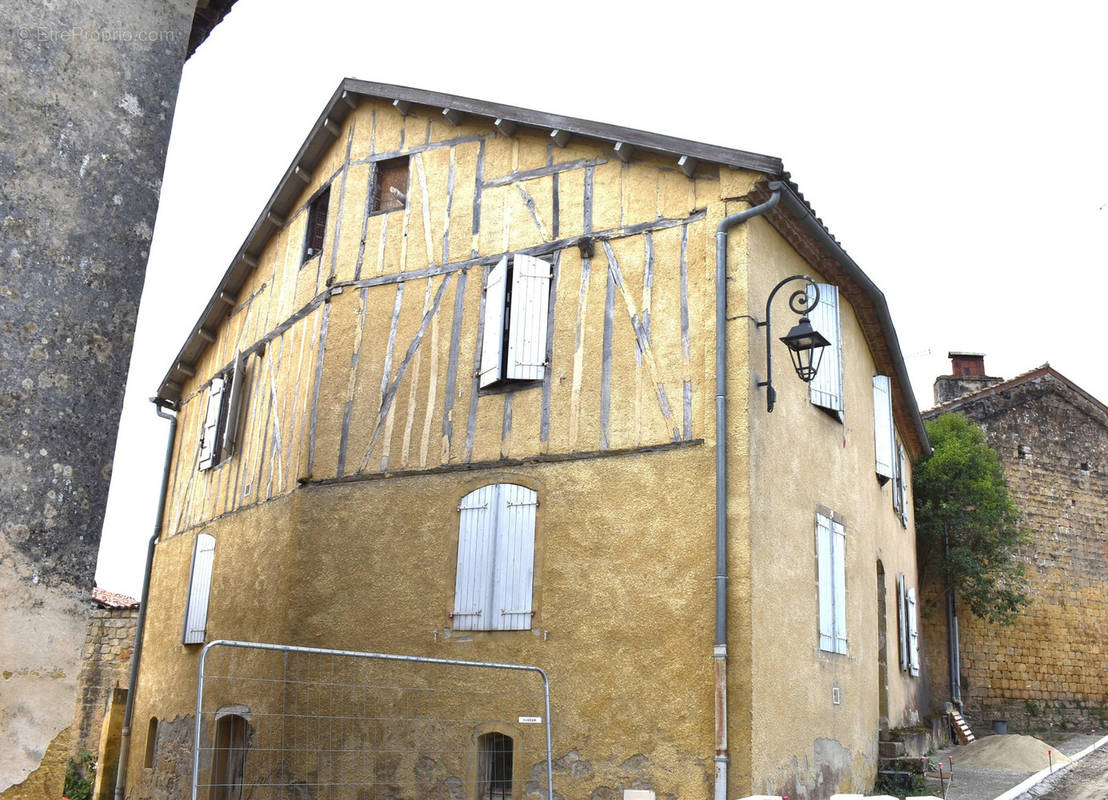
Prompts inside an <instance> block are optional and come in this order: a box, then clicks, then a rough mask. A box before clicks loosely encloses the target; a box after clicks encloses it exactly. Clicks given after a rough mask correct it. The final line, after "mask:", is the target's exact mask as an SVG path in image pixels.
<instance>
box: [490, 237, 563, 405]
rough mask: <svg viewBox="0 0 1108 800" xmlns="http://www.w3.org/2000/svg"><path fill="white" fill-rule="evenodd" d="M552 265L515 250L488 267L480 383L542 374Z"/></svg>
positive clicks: (538, 377)
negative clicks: (512, 254) (490, 268)
mask: <svg viewBox="0 0 1108 800" xmlns="http://www.w3.org/2000/svg"><path fill="white" fill-rule="evenodd" d="M550 277H551V266H550V264H549V263H548V262H546V261H543V260H541V259H538V258H534V257H532V256H528V255H525V254H522V253H518V254H516V255H514V256H512V257H511V258H509V257H508V256H504V257H503V258H501V259H500V260H499V261H498V262H497V263H496V266H494V267H493V268H492V270H490V271H489V277H488V281H487V283H486V288H485V318H484V332H483V334H482V336H483V339H482V342H481V368H480V380H479V381H478V383H479V385H480V387H481V388H485V387H486V386H492V385H493V384H496V383H500V382H502V381H540V380H542V379H543V377H544V376H545V375H546V366H547V353H546V323H547V319H548V317H549V314H550Z"/></svg>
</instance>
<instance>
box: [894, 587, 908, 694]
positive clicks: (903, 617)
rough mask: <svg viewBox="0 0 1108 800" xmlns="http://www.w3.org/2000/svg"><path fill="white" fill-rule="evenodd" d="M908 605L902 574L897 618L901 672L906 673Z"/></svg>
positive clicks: (897, 591)
mask: <svg viewBox="0 0 1108 800" xmlns="http://www.w3.org/2000/svg"><path fill="white" fill-rule="evenodd" d="M907 604H908V595H907V593H906V592H905V591H904V573H903V572H901V573H900V574H899V575H897V577H896V616H897V622H898V623H899V629H898V630H899V634H900V635H899V637H898V638H899V640H900V670H901V672H906V671H907V670H908V615H907V614H906V613H905V607H906V606H907Z"/></svg>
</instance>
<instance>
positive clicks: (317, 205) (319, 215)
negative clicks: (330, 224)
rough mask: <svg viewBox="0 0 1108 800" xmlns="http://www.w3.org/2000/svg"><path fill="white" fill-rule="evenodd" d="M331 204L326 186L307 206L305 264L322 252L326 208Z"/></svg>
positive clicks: (325, 231)
mask: <svg viewBox="0 0 1108 800" xmlns="http://www.w3.org/2000/svg"><path fill="white" fill-rule="evenodd" d="M330 202H331V187H330V186H329V185H328V186H327V188H325V189H324V190H323V191H322V192H320V193H319V194H318V195H316V196H315V198H314V199H313V200H312V201H311V203H309V204H308V226H307V228H306V229H305V231H304V255H303V257H302V259H301V260H302V262H303V263H307V262H308V261H309V260H311V259H313V258H315V257H316V256H318V255H319V254H320V253H322V252H323V240H324V238H325V235H326V233H327V206H328V205H329V204H330Z"/></svg>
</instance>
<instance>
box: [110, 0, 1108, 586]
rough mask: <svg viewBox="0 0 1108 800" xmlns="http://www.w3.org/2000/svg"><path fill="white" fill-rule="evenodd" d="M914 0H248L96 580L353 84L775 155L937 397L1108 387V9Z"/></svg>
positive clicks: (218, 35) (184, 161) (165, 280)
mask: <svg viewBox="0 0 1108 800" xmlns="http://www.w3.org/2000/svg"><path fill="white" fill-rule="evenodd" d="M907 6H908V4H897V3H889V2H881V3H857V2H854V3H844V2H835V3H828V2H822V3H814V2H813V3H797V2H769V3H766V2H759V3H753V2H730V3H726V4H722V3H720V4H715V3H706V2H692V3H681V4H674V5H672V6H664V5H661V4H659V5H657V6H648V5H647V4H644V3H635V4H631V3H611V2H607V3H606V2H603V0H599V1H598V0H592V1H591V2H580V1H579V0H561V1H560V2H552V3H542V4H539V3H525V2H519V1H518V0H513V1H512V2H501V1H500V0H497V1H496V2H484V3H481V4H476V3H460V2H441V0H429V1H425V2H421V3H418V4H417V3H354V2H342V0H314V2H312V3H305V2H304V1H303V0H238V3H237V4H236V5H235V6H234V8H233V10H232V12H231V14H230V15H229V16H228V17H227V18H226V19H225V20H224V21H223V23H221V24H220V25H219V26H218V27H217V28H216V29H215V31H214V32H213V33H212V35H211V37H210V38H209V39H208V41H207V42H205V43H204V44H203V45H202V46H201V47H200V49H199V51H198V52H197V53H196V55H194V56H193V57H192V58H191V59H190V60H189V61H188V63H187V64H186V65H185V70H184V75H183V77H182V80H181V88H180V94H179V96H178V101H177V108H176V112H175V120H174V128H173V136H172V139H171V141H170V146H169V156H168V160H167V163H166V169H165V178H164V183H163V187H162V195H161V207H160V210H159V212H158V219H157V225H156V228H155V231H154V240H153V244H152V247H151V253H150V264H149V269H148V272H147V278H146V289H145V293H144V295H143V300H142V307H141V310H140V313H139V321H138V331H137V335H136V339H135V346H134V353H133V357H132V362H131V372H130V379H129V382H128V386H127V396H126V399H125V401H124V412H123V419H122V424H121V427H120V433H119V442H118V447H117V451H116V459H115V470H114V475H113V481H112V488H111V493H110V496H109V500H108V511H107V519H106V522H105V526H104V536H103V540H102V542H101V549H100V562H99V564H98V566H97V572H96V578H97V582H98V584H99V585H100V586H101V587H103V588H105V589H108V590H111V591H119V592H124V593H127V594H130V595H132V596H135V597H137V596H138V595H139V593H140V590H141V586H142V569H143V564H144V560H145V554H146V542H147V541H148V540H149V537H150V535H151V533H152V532H153V525H154V514H155V509H156V507H157V500H158V491H159V486H160V479H161V471H162V464H163V458H164V453H165V437H166V434H167V432H168V428H169V425H168V423H167V422H166V421H164V420H160V419H158V418H157V417H156V416H155V414H154V409H153V407H152V406H151V405H150V404H149V403H148V402H147V399H148V398H149V397H151V396H152V395H153V394H154V393H155V391H156V389H157V386H158V384H159V383H160V381H161V378H162V377H163V375H164V374H165V372H166V369H167V368H168V366H169V364H170V363H171V361H172V359H173V357H174V356H175V355H176V354H177V352H178V350H179V349H180V347H181V345H182V344H183V343H184V340H185V337H186V336H187V335H188V332H189V331H190V330H191V328H192V325H193V324H194V323H195V321H196V319H197V318H198V317H199V314H200V311H201V310H202V309H203V306H204V304H205V303H206V302H207V300H208V298H209V297H210V296H211V294H212V292H213V290H214V288H215V286H216V283H217V281H218V280H219V278H220V276H222V274H223V272H224V270H225V269H226V268H227V265H228V264H229V262H230V260H231V258H232V256H233V255H234V254H235V252H236V251H237V249H238V247H239V246H240V245H241V244H242V241H243V239H244V238H245V236H246V234H247V232H248V231H249V230H250V227H251V226H252V225H253V223H254V221H255V219H256V218H257V216H258V214H259V213H260V211H261V210H262V207H263V205H264V203H265V201H266V200H267V199H268V198H269V195H270V194H271V193H272V191H273V189H274V188H275V186H276V183H277V181H278V179H279V178H280V177H281V175H282V174H284V171H285V169H286V168H287V167H288V165H289V163H290V161H291V160H292V158H293V156H294V155H295V153H296V151H297V149H298V148H299V147H300V145H301V143H302V142H303V140H304V137H305V136H306V135H307V133H308V131H309V130H310V128H311V125H312V123H313V122H314V121H315V119H316V117H317V116H318V115H319V113H320V111H322V109H323V106H324V104H325V103H326V102H327V100H328V99H329V97H330V96H331V93H332V92H333V91H334V89H335V87H336V86H337V85H338V83H339V81H340V80H341V79H342V78H343V77H348V76H349V77H355V78H361V79H364V80H370V81H378V82H382V83H395V84H400V85H405V86H413V87H417V88H420V89H429V90H436V91H442V92H447V93H450V94H457V95H463V96H467V97H474V98H478V99H481V100H489V101H493V102H499V103H507V104H510V105H517V106H523V107H525V108H533V109H537V110H539V111H545V112H551V113H558V114H566V115H570V116H575V117H583V118H585V119H593V120H597V121H601V122H607V123H612V124H618V125H624V126H628V127H633V128H640V129H643V130H647V131H653V132H656V133H664V134H669V135H673V136H679V137H683V138H687V139H693V140H696V141H701V142H707V143H710V144H717V145H722V146H726V147H734V148H739V149H743V150H749V151H753V152H757V153H765V154H768V155H774V156H778V157H780V158H782V159H783V160H784V163H785V168H786V169H788V170H789V171H790V172H791V173H792V176H793V179H794V180H796V182H797V183H798V184H799V186H800V189H801V191H802V192H803V193H804V195H805V197H806V198H807V199H808V200H809V201H810V202H811V203H812V205H813V206H814V208H815V209H816V212H817V213H818V214H819V215H820V217H821V218H822V219H823V220H824V222H825V223H826V224H827V226H828V227H829V228H830V230H831V232H832V233H833V234H834V235H835V236H836V237H837V238H838V239H839V241H840V242H841V243H842V244H843V246H844V247H845V248H846V250H847V252H849V253H850V254H851V256H852V257H853V258H854V260H855V261H857V262H858V264H859V265H860V266H861V267H862V269H864V270H865V271H866V273H867V274H868V275H869V276H870V278H872V279H873V281H874V282H875V283H876V284H877V285H878V286H879V287H880V288H881V289H882V290H883V291H884V293H885V296H886V298H887V299H888V303H889V307H890V310H891V312H892V316H893V320H894V322H895V324H896V328H897V332H898V335H899V338H900V344H901V349H902V351H903V353H904V357H905V361H906V363H907V365H908V369H909V371H910V373H911V378H912V382H913V385H914V388H915V391H916V395H917V397H918V398H919V401H920V406H921V408H927V407H930V406H931V405H932V402H931V383H932V381H933V380H934V378H935V376H936V375H939V374H945V373H948V372H949V361H948V359H947V358H946V354H947V352H948V351H949V350H968V351H974V352H983V353H985V354H986V361H985V364H986V369H987V370H988V372H989V374H991V375H1000V376H1003V377H1011V376H1013V375H1016V374H1018V373H1020V372H1024V371H1026V370H1029V369H1032V368H1034V367H1036V366H1039V365H1041V364H1042V363H1044V362H1046V361H1049V362H1050V363H1051V364H1052V365H1053V366H1054V367H1055V368H1057V369H1058V370H1060V371H1061V372H1062V373H1064V374H1065V375H1067V376H1068V377H1070V378H1071V379H1073V380H1074V381H1076V382H1077V383H1078V384H1079V385H1080V386H1082V387H1083V388H1085V389H1086V390H1087V391H1089V392H1091V393H1092V394H1094V395H1096V396H1098V397H1100V398H1102V399H1105V400H1108V375H1106V374H1105V371H1104V369H1103V367H1104V363H1105V355H1104V348H1103V346H1102V344H1101V341H1100V336H1099V334H1097V333H1096V331H1097V330H1098V329H1099V325H1098V323H1099V321H1100V319H1101V317H1102V310H1101V309H1102V305H1103V300H1104V298H1103V294H1104V292H1103V291H1102V290H1100V289H1099V278H1100V277H1101V276H1102V275H1103V274H1104V266H1105V263H1106V261H1108V248H1106V246H1105V245H1106V244H1108V208H1106V207H1105V206H1106V204H1108V135H1106V134H1108V130H1106V128H1108V125H1106V122H1105V116H1104V109H1103V107H1104V104H1105V102H1104V101H1105V87H1106V86H1108V81H1106V78H1108V70H1106V62H1108V47H1106V46H1105V43H1104V36H1105V32H1106V30H1108V27H1106V25H1105V23H1106V22H1108V6H1101V5H1100V4H1095V3H1091V2H1082V3H1072V2H1061V3H1054V4H1051V5H1049V6H1047V5H1046V4H1042V3H1037V4H1034V5H1032V4H1029V3H1019V2H1007V3H993V2H989V3H985V2H978V3H968V2H965V1H964V0H963V2H959V3H950V2H945V0H944V1H943V2H931V3H928V4H926V6H923V4H919V5H918V6H917V8H918V9H921V10H912V9H910V8H908V7H907ZM1047 8H1049V9H1050V10H1049V12H1047V10H1046V9H1047Z"/></svg>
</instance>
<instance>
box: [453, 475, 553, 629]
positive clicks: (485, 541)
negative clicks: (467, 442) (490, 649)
mask: <svg viewBox="0 0 1108 800" xmlns="http://www.w3.org/2000/svg"><path fill="white" fill-rule="evenodd" d="M537 507H538V494H537V493H536V492H535V491H534V490H533V489H528V488H527V487H526V486H518V485H516V484H512V483H498V484H492V485H489V486H482V487H481V488H479V489H476V490H474V491H472V492H470V493H469V494H467V495H466V496H465V497H463V498H462V502H461V503H459V505H458V514H459V522H458V568H457V575H456V577H455V581H454V611H453V612H452V614H451V618H452V619H453V623H454V629H455V630H459V631H467V630H468V631H497V630H529V629H530V628H531V598H532V593H533V586H534V569H535V512H536V509H537Z"/></svg>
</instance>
